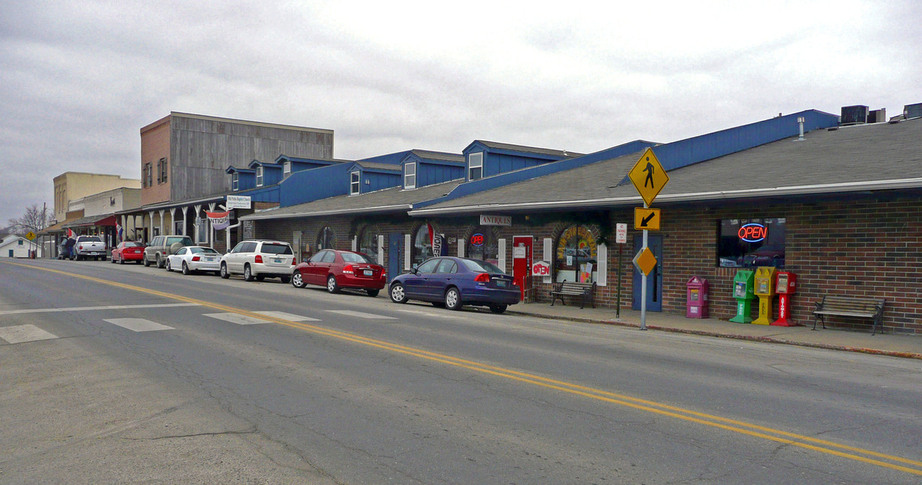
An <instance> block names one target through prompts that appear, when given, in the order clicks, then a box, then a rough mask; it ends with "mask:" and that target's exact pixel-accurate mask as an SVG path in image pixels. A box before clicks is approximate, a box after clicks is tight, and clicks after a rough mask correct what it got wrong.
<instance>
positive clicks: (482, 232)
mask: <svg viewBox="0 0 922 485" xmlns="http://www.w3.org/2000/svg"><path fill="white" fill-rule="evenodd" d="M498 240H499V238H498V237H496V234H495V233H494V232H493V230H492V229H489V228H478V229H476V230H475V231H474V232H473V233H472V234H471V235H470V236H469V237H468V238H467V243H466V246H467V255H468V257H470V258H471V259H481V260H484V261H487V262H489V263H493V264H498V263H499V243H498V242H497V241H498Z"/></svg>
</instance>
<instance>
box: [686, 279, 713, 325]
mask: <svg viewBox="0 0 922 485" xmlns="http://www.w3.org/2000/svg"><path fill="white" fill-rule="evenodd" d="M685 288H686V289H687V293H686V298H685V317H686V318H707V317H708V280H706V279H704V278H700V277H698V276H692V277H691V279H690V280H688V283H686V284H685Z"/></svg>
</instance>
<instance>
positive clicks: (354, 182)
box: [349, 172, 362, 195]
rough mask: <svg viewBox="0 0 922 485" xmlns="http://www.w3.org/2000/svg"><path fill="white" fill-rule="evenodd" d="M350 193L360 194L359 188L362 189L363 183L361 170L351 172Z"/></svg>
mask: <svg viewBox="0 0 922 485" xmlns="http://www.w3.org/2000/svg"><path fill="white" fill-rule="evenodd" d="M349 177H350V180H349V195H359V190H361V187H362V184H361V180H362V173H361V172H352V173H351V174H349Z"/></svg>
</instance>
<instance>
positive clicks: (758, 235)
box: [737, 222, 768, 243]
mask: <svg viewBox="0 0 922 485" xmlns="http://www.w3.org/2000/svg"><path fill="white" fill-rule="evenodd" d="M737 234H738V235H739V237H740V239H742V240H743V241H746V242H749V243H754V242H760V241H763V240H764V239H765V238H766V236H768V227H766V226H763V225H762V224H759V223H757V222H750V223H749V224H744V225H743V226H742V227H740V230H739V232H738V233H737Z"/></svg>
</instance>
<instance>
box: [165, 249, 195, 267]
mask: <svg viewBox="0 0 922 485" xmlns="http://www.w3.org/2000/svg"><path fill="white" fill-rule="evenodd" d="M188 251H189V249H188V248H185V247H183V248H179V251H176V254H171V255H169V256H167V257H166V258H167V261H168V262H169V264H170V269H171V270H173V271H176V270H178V269H182V261H183V259H185V256H186V253H187V252H188Z"/></svg>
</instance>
